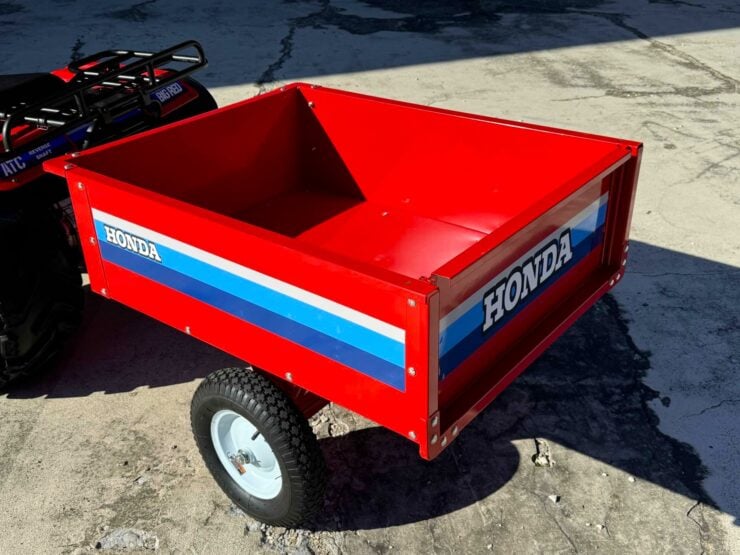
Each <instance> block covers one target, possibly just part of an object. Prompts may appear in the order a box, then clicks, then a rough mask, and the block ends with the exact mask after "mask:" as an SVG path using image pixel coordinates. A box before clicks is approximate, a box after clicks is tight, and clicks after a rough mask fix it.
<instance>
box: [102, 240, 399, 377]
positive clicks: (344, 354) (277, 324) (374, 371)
mask: <svg viewBox="0 0 740 555" xmlns="http://www.w3.org/2000/svg"><path fill="white" fill-rule="evenodd" d="M99 237H100V252H101V254H102V256H103V258H104V259H105V260H107V261H108V262H111V263H113V264H116V265H118V266H121V267H122V268H125V269H127V270H129V271H132V272H134V273H136V274H139V275H141V276H144V277H146V278H149V279H151V280H153V281H156V282H157V283H161V284H162V285H166V286H167V287H170V288H172V289H174V290H176V291H179V292H180V293H183V294H185V295H188V296H189V297H192V298H194V299H197V300H199V301H201V302H203V303H206V304H208V305H210V306H213V307H215V308H218V309H220V310H223V311H224V312H227V313H229V314H231V315H233V316H235V317H237V318H239V319H241V320H244V321H245V322H249V323H251V324H254V325H256V326H259V327H261V328H263V329H265V330H267V331H270V332H272V333H274V334H276V335H280V336H282V337H285V338H288V339H289V340H290V341H292V342H294V343H297V344H299V345H301V346H303V347H305V348H307V349H310V350H312V351H315V352H317V353H319V354H321V355H324V356H326V357H327V358H330V359H332V360H335V361H337V362H339V363H340V364H344V365H345V366H349V367H351V368H353V369H355V370H358V371H359V372H362V373H363V374H365V375H367V376H370V377H371V378H375V379H376V380H379V381H381V382H383V383H385V384H387V385H389V386H391V387H393V388H395V389H398V390H400V391H404V390H405V371H404V368H403V367H399V366H397V365H395V364H392V363H390V362H388V361H386V360H383V359H382V358H379V357H377V356H375V355H373V354H371V353H368V352H366V351H364V350H362V349H359V348H357V347H355V346H353V345H350V344H348V343H345V342H343V341H340V340H337V339H335V338H334V337H331V336H329V335H327V334H325V333H322V332H321V331H318V330H316V329H312V328H310V327H308V326H305V325H303V324H301V323H299V322H296V321H294V320H292V319H290V318H286V317H285V316H283V315H281V314H277V313H275V312H272V311H270V310H267V309H265V308H263V307H261V306H258V305H257V304H254V303H251V302H249V301H246V300H244V299H242V298H240V297H237V296H235V295H232V294H231V293H229V292H226V291H224V290H222V289H220V288H217V287H214V286H212V285H210V284H208V283H204V282H202V281H199V280H197V279H194V278H193V277H191V276H188V275H185V274H182V273H180V272H177V271H175V270H173V269H170V268H168V267H166V266H165V265H163V264H160V263H158V262H154V261H152V260H149V259H147V258H144V257H143V256H140V255H138V254H134V253H131V252H129V251H127V250H125V249H122V248H120V247H118V246H114V245H112V244H109V243H106V242H105V241H104V238H105V234H103V235H102V236H99ZM162 248H163V250H164V247H162ZM163 260H164V257H163ZM237 279H241V278H237Z"/></svg>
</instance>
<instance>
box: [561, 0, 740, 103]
mask: <svg viewBox="0 0 740 555" xmlns="http://www.w3.org/2000/svg"><path fill="white" fill-rule="evenodd" d="M573 11H574V13H580V14H582V15H590V16H594V17H600V18H602V19H606V20H607V21H609V22H611V23H612V24H614V25H615V26H617V27H619V28H620V29H624V30H625V31H628V32H629V33H631V34H633V35H634V36H635V37H637V38H639V39H642V40H644V41H646V42H648V43H649V44H650V45H651V46H653V47H654V48H657V49H658V50H660V51H661V52H663V53H664V54H668V55H670V56H673V57H674V58H678V59H679V60H680V61H679V62H678V63H680V64H681V65H683V66H685V67H688V68H689V69H693V70H696V71H702V72H704V73H707V74H709V75H710V76H711V77H713V78H714V79H716V80H717V81H719V82H720V83H721V84H720V85H719V86H717V87H713V88H711V89H706V88H701V87H691V86H685V87H674V90H672V91H667V92H655V91H650V92H645V91H618V92H619V94H616V92H615V91H607V94H611V95H612V96H635V97H636V96H663V95H666V94H668V95H673V94H677V95H680V96H686V97H690V98H696V97H699V96H707V95H712V94H720V93H733V92H735V93H736V92H738V90H740V81H739V80H737V79H735V78H734V77H730V76H729V75H725V74H724V73H722V72H721V71H719V70H717V69H715V68H713V67H711V66H709V65H707V64H705V63H704V62H702V61H701V60H699V59H697V58H695V57H694V56H692V55H691V54H688V53H686V52H684V51H683V50H680V49H678V48H676V47H674V46H671V45H669V44H666V43H664V42H661V41H659V40H657V39H654V38H652V37H650V36H649V35H647V34H646V33H643V32H642V31H640V30H639V29H638V28H637V27H634V26H633V25H630V24H628V23H626V22H625V20H624V16H623V15H622V14H616V13H609V12H592V11H582V10H573Z"/></svg>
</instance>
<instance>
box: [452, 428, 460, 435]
mask: <svg viewBox="0 0 740 555" xmlns="http://www.w3.org/2000/svg"><path fill="white" fill-rule="evenodd" d="M459 431H460V429H459V428H458V427H457V426H455V427H454V428H452V435H453V436H456V435H457V432H459Z"/></svg>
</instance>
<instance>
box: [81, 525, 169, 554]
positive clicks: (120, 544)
mask: <svg viewBox="0 0 740 555" xmlns="http://www.w3.org/2000/svg"><path fill="white" fill-rule="evenodd" d="M95 549H101V550H110V549H116V550H119V551H134V550H138V551H140V550H142V549H145V550H149V551H156V550H157V549H159V538H158V537H157V536H156V535H155V534H153V533H152V532H147V531H145V530H139V529H137V528H116V529H115V530H113V531H112V532H110V533H109V534H107V535H106V536H104V537H103V538H102V539H100V540H99V541H98V543H96V544H95Z"/></svg>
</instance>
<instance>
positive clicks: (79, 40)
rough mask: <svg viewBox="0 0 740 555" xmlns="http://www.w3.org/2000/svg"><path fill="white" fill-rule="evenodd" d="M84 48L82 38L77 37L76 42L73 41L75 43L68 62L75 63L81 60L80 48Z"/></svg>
mask: <svg viewBox="0 0 740 555" xmlns="http://www.w3.org/2000/svg"><path fill="white" fill-rule="evenodd" d="M83 46H85V42H84V41H83V40H82V37H81V36H80V37H77V40H75V43H74V44H73V45H72V53H71V54H70V56H69V61H70V62H76V61H77V60H79V59H80V58H82V56H83V54H82V47H83Z"/></svg>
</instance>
